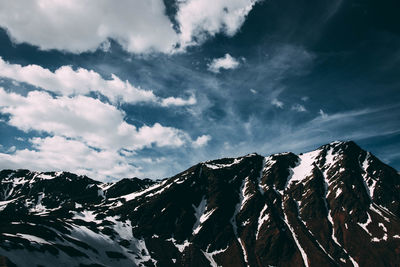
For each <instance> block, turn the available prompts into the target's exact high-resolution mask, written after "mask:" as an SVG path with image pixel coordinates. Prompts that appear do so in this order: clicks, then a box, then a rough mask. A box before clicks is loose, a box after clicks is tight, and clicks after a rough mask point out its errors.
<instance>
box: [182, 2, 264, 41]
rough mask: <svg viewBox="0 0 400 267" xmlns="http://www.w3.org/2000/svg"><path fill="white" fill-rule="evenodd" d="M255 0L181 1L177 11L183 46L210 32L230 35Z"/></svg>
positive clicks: (200, 38) (207, 35)
mask: <svg viewBox="0 0 400 267" xmlns="http://www.w3.org/2000/svg"><path fill="white" fill-rule="evenodd" d="M256 2H257V0H219V1H211V0H209V1H206V0H188V1H182V2H181V4H180V5H179V10H178V13H177V15H176V20H177V21H178V23H179V28H180V32H181V34H180V41H181V45H182V46H183V47H185V46H188V45H193V44H199V43H202V42H203V41H204V40H206V39H207V38H208V37H209V36H214V35H215V34H217V33H221V32H222V33H224V34H226V35H228V36H233V35H234V34H235V33H236V32H237V31H238V30H239V28H240V27H241V26H242V24H243V22H244V20H245V18H246V16H247V14H248V13H249V12H250V10H251V9H252V8H253V6H254V4H255V3H256Z"/></svg>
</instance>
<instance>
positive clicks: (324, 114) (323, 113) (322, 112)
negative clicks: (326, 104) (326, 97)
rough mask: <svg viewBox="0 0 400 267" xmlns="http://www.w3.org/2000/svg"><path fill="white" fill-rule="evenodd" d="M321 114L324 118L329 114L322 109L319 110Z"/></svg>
mask: <svg viewBox="0 0 400 267" xmlns="http://www.w3.org/2000/svg"><path fill="white" fill-rule="evenodd" d="M318 113H319V115H320V116H321V118H322V119H327V118H328V114H326V113H325V112H324V111H323V110H322V109H320V110H319V112H318Z"/></svg>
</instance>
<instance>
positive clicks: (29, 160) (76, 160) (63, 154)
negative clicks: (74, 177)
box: [0, 136, 141, 180]
mask: <svg viewBox="0 0 400 267" xmlns="http://www.w3.org/2000/svg"><path fill="white" fill-rule="evenodd" d="M29 141H30V143H31V144H32V147H33V149H22V150H16V151H13V153H11V154H9V153H0V169H3V168H13V169H17V168H28V169H31V170H38V171H49V170H55V171H70V172H74V173H77V174H85V175H88V176H89V177H92V178H94V179H98V180H105V179H107V178H109V177H120V178H122V177H133V176H139V175H141V170H140V168H137V167H134V166H132V165H131V164H130V163H129V161H128V160H127V159H126V158H124V157H122V156H121V155H119V153H118V152H117V151H113V150H101V151H98V150H95V149H93V148H90V147H88V146H87V145H86V144H84V143H83V142H80V141H77V140H70V139H67V138H65V137H60V136H54V137H46V138H32V139H30V140H29Z"/></svg>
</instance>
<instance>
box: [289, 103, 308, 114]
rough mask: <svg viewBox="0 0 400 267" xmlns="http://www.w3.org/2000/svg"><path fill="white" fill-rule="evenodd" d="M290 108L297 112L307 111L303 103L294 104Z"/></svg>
mask: <svg viewBox="0 0 400 267" xmlns="http://www.w3.org/2000/svg"><path fill="white" fill-rule="evenodd" d="M291 109H292V110H294V111H297V112H306V111H307V109H306V108H305V107H304V106H303V105H300V104H294V105H293V106H292V108H291Z"/></svg>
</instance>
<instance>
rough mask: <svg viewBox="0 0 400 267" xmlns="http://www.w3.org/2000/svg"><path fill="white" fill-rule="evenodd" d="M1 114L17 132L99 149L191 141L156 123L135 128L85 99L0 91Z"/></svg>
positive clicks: (120, 113)
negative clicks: (36, 133) (70, 140)
mask: <svg viewBox="0 0 400 267" xmlns="http://www.w3.org/2000/svg"><path fill="white" fill-rule="evenodd" d="M44 103H45V104H44ZM0 112H1V113H3V114H8V115H9V116H10V118H9V120H8V122H7V123H8V124H10V125H12V126H15V127H17V128H18V129H20V130H23V131H26V132H28V131H31V130H36V131H40V132H47V133H50V134H53V135H60V136H65V137H68V138H74V139H77V140H82V141H84V142H85V143H87V144H88V145H90V146H94V147H98V148H102V149H115V148H126V149H133V150H135V149H142V148H144V147H149V146H151V145H153V144H154V145H156V146H159V147H163V146H171V147H179V146H182V145H184V144H185V143H187V142H190V141H191V139H190V137H189V136H188V135H187V134H186V133H185V132H183V131H181V130H179V129H176V128H172V127H164V126H162V125H160V124H159V123H155V124H154V125H153V126H147V125H144V126H142V127H141V128H136V127H135V126H134V125H131V124H128V123H127V122H126V121H125V120H124V117H125V113H124V112H123V111H121V110H119V109H117V108H116V107H114V106H112V105H109V104H106V103H103V102H101V101H99V100H97V99H93V98H90V97H86V96H76V97H66V96H63V97H56V98H53V97H52V96H51V95H49V94H48V93H46V92H43V91H42V92H41V91H32V92H29V93H28V95H27V96H26V97H24V96H21V95H18V94H15V93H8V92H6V91H5V90H4V89H2V88H0Z"/></svg>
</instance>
